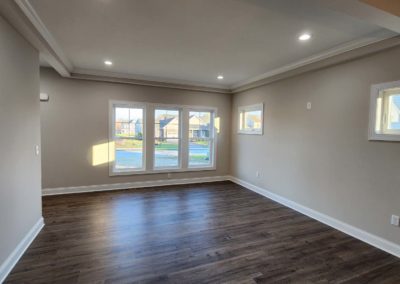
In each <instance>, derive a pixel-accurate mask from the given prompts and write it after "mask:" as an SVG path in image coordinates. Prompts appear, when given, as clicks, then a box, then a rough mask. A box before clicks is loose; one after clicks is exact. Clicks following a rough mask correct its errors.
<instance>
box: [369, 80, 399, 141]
mask: <svg viewBox="0 0 400 284" xmlns="http://www.w3.org/2000/svg"><path fill="white" fill-rule="evenodd" d="M369 139H370V140H386V141H400V81H396V82H390V83H383V84H376V85H372V87H371V103H370V120H369Z"/></svg>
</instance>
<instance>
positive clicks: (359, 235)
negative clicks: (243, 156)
mask: <svg viewBox="0 0 400 284" xmlns="http://www.w3.org/2000/svg"><path fill="white" fill-rule="evenodd" d="M230 180H231V181H232V182H234V183H236V184H238V185H241V186H243V187H245V188H247V189H250V190H252V191H254V192H256V193H258V194H261V195H263V196H265V197H267V198H269V199H272V200H274V201H276V202H278V203H280V204H282V205H285V206H287V207H289V208H292V209H293V210H296V211H298V212H300V213H302V214H304V215H307V216H308V217H311V218H313V219H315V220H318V221H320V222H321V223H324V224H326V225H328V226H330V227H333V228H335V229H337V230H339V231H341V232H343V233H345V234H348V235H350V236H352V237H354V238H356V239H359V240H361V241H363V242H366V243H368V244H370V245H372V246H374V247H376V248H378V249H381V250H383V251H386V252H388V253H390V254H392V255H394V256H397V257H399V258H400V245H398V244H396V243H393V242H391V241H388V240H386V239H383V238H381V237H378V236H376V235H373V234H371V233H368V232H366V231H364V230H361V229H359V228H357V227H354V226H352V225H349V224H347V223H344V222H342V221H339V220H337V219H335V218H333V217H330V216H328V215H325V214H323V213H321V212H318V211H315V210H313V209H311V208H308V207H306V206H303V205H301V204H299V203H296V202H294V201H292V200H289V199H287V198H285V197H282V196H280V195H278V194H276V193H273V192H270V191H268V190H267V189H264V188H261V187H259V186H256V185H254V184H251V183H249V182H247V181H244V180H241V179H239V178H236V177H230Z"/></svg>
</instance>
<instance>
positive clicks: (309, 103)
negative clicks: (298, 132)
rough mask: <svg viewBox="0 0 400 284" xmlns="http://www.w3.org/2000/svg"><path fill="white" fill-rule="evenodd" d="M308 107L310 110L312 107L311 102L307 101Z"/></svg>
mask: <svg viewBox="0 0 400 284" xmlns="http://www.w3.org/2000/svg"><path fill="white" fill-rule="evenodd" d="M307 109H308V110H310V109H311V102H308V103H307Z"/></svg>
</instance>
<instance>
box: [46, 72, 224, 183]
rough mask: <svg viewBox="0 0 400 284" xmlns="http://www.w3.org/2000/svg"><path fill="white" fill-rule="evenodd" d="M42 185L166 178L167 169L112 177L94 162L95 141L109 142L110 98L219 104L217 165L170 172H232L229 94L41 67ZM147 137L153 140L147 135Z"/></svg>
mask: <svg viewBox="0 0 400 284" xmlns="http://www.w3.org/2000/svg"><path fill="white" fill-rule="evenodd" d="M41 91H42V92H45V93H48V94H49V96H50V101H49V102H46V103H41V127H42V145H43V153H42V171H43V180H42V181H43V188H55V187H70V186H84V185H99V184H112V183H123V182H133V181H146V180H159V179H167V174H147V175H132V176H114V177H110V176H109V173H108V165H107V164H103V165H99V166H93V165H92V151H91V150H92V146H93V145H97V144H101V143H106V142H108V125H109V124H108V106H109V100H122V101H137V102H150V103H164V104H182V105H201V106H211V107H217V108H218V116H220V117H221V132H220V134H219V135H218V148H217V170H216V171H201V172H188V173H173V174H172V177H171V178H174V179H175V178H190V177H204V176H218V175H225V174H227V173H228V172H229V138H230V118H231V96H230V95H228V94H215V93H206V92H195V91H185V90H177V89H168V88H157V87H147V86H136V85H128V84H118V83H107V82H98V81H86V80H77V79H66V78H62V77H60V76H59V75H58V74H57V73H55V72H54V71H52V70H51V69H49V68H42V69H41ZM148 143H152V141H151V140H148Z"/></svg>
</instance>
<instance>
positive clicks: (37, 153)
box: [35, 145, 40, 156]
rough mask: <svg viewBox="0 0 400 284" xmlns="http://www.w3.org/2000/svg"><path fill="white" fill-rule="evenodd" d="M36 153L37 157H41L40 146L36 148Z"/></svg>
mask: <svg viewBox="0 0 400 284" xmlns="http://www.w3.org/2000/svg"><path fill="white" fill-rule="evenodd" d="M35 153H36V156H39V154H40V150H39V145H36V146H35Z"/></svg>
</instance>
